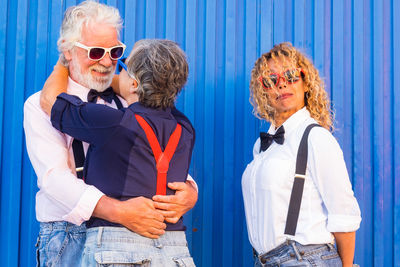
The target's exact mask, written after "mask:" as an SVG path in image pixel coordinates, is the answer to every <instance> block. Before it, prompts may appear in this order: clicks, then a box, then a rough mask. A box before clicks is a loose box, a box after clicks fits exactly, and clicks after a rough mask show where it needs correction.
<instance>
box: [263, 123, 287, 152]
mask: <svg viewBox="0 0 400 267" xmlns="http://www.w3.org/2000/svg"><path fill="white" fill-rule="evenodd" d="M260 139H261V146H260V152H262V151H265V150H267V149H268V147H269V146H270V145H271V144H272V141H275V142H276V143H278V144H280V145H282V144H283V141H285V129H284V128H283V126H281V127H279V129H278V131H276V133H275V134H269V133H264V132H261V133H260Z"/></svg>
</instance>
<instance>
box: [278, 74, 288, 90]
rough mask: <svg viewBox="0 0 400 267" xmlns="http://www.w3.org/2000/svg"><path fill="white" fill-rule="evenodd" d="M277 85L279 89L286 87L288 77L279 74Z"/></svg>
mask: <svg viewBox="0 0 400 267" xmlns="http://www.w3.org/2000/svg"><path fill="white" fill-rule="evenodd" d="M277 87H278V88H279V89H282V88H286V79H285V78H284V77H282V76H279V78H278V84H277Z"/></svg>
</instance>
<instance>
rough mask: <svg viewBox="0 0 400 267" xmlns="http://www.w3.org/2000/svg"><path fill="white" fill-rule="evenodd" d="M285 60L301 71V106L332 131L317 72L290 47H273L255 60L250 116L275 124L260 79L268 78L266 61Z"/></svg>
mask: <svg viewBox="0 0 400 267" xmlns="http://www.w3.org/2000/svg"><path fill="white" fill-rule="evenodd" d="M270 59H273V60H278V59H284V60H285V61H287V62H291V63H294V65H296V67H297V68H301V69H302V70H303V72H302V75H301V77H302V79H303V84H304V86H305V89H306V90H305V91H306V93H305V95H304V103H305V105H306V108H307V110H308V111H309V112H310V115H311V117H312V118H314V119H315V120H316V121H317V122H318V123H319V124H320V125H321V126H322V127H324V128H326V129H328V130H331V131H333V121H334V114H333V112H332V110H331V108H330V101H329V98H328V95H327V93H326V91H325V85H324V83H323V81H322V80H321V78H320V76H319V73H318V70H317V69H316V68H315V67H314V65H313V64H312V62H311V60H309V59H308V58H307V57H306V56H305V55H304V54H302V53H301V52H300V51H299V50H297V49H296V48H295V47H293V46H292V44H291V43H280V44H277V45H275V46H274V47H273V48H272V49H271V50H270V51H269V52H268V53H265V54H263V55H262V56H261V57H260V58H258V59H257V60H256V62H255V64H254V68H253V70H252V71H251V81H250V103H251V104H252V106H253V113H254V115H255V116H256V117H258V118H260V119H265V120H266V121H269V122H272V123H275V116H276V110H275V109H274V108H273V107H272V106H271V103H270V100H269V98H268V96H267V91H266V90H265V89H264V87H263V86H262V84H261V82H260V77H269V73H271V71H270V69H269V66H268V60H270Z"/></svg>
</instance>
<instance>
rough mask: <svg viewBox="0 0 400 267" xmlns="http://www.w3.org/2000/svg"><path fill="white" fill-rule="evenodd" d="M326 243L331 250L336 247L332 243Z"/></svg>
mask: <svg viewBox="0 0 400 267" xmlns="http://www.w3.org/2000/svg"><path fill="white" fill-rule="evenodd" d="M326 245H327V246H328V248H329V251H331V250H332V249H334V248H335V247H334V246H333V245H332V244H331V243H327V244H326Z"/></svg>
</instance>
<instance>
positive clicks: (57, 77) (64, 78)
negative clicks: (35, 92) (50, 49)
mask: <svg viewBox="0 0 400 267" xmlns="http://www.w3.org/2000/svg"><path fill="white" fill-rule="evenodd" d="M67 84H68V69H67V68H66V67H64V66H63V65H61V63H59V62H57V65H55V66H54V70H53V72H52V73H51V74H50V76H49V77H48V78H47V80H46V83H45V84H44V86H43V89H42V93H41V96H40V105H41V107H42V109H43V111H44V112H46V113H47V114H48V115H50V113H51V108H52V107H53V105H54V102H56V99H57V96H58V95H59V94H61V93H64V92H66V91H67Z"/></svg>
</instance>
